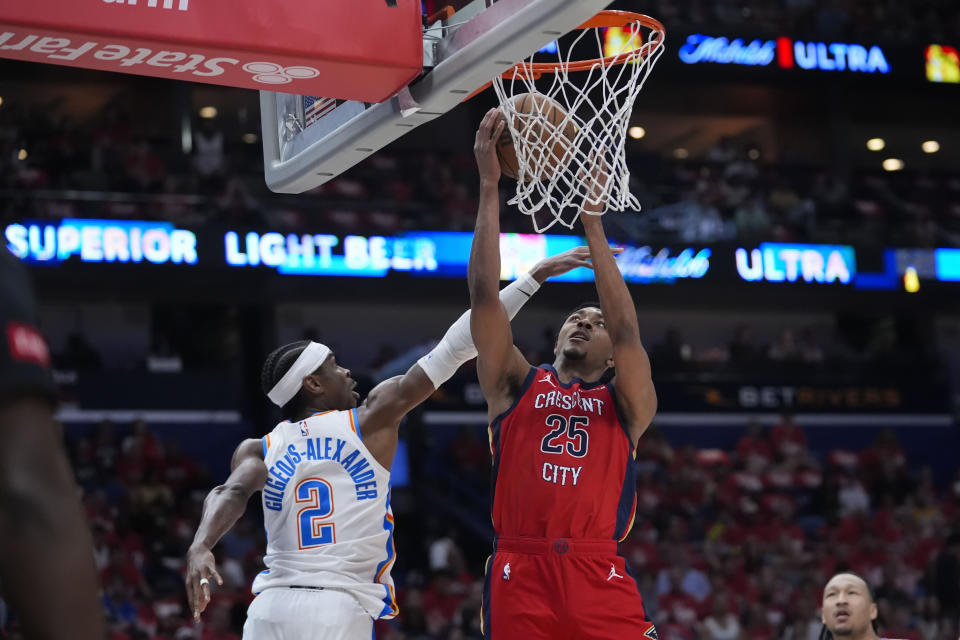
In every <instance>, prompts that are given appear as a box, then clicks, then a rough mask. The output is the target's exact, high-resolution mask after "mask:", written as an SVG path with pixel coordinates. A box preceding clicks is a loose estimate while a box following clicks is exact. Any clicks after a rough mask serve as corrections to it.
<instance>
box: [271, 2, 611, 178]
mask: <svg viewBox="0 0 960 640" xmlns="http://www.w3.org/2000/svg"><path fill="white" fill-rule="evenodd" d="M610 1H611V0H497V1H492V0H474V1H473V2H472V3H470V4H468V5H467V6H465V7H464V8H463V9H461V10H460V11H458V12H456V13H455V14H453V16H452V17H450V18H448V19H445V20H442V21H440V22H437V23H435V24H433V25H428V26H427V27H426V28H425V29H424V34H423V38H424V39H423V42H424V65H423V69H424V72H423V73H422V75H421V76H420V77H419V78H417V79H416V80H414V81H413V82H412V83H411V84H410V85H408V86H407V87H405V88H403V89H401V90H400V91H399V92H398V93H396V94H395V95H394V96H393V97H391V98H389V99H388V100H385V101H384V102H380V103H375V104H374V103H365V102H359V101H354V100H332V99H326V98H322V97H311V96H299V95H295V94H285V93H276V92H271V91H261V92H260V110H261V120H262V124H263V132H262V134H263V155H264V174H265V177H266V181H267V185H268V186H269V187H270V189H272V190H273V191H276V192H278V193H302V192H304V191H307V190H309V189H313V188H314V187H317V186H319V185H321V184H323V183H324V182H326V181H328V180H330V179H331V178H333V177H334V176H336V175H339V174H341V173H343V172H344V171H346V170H347V169H349V168H350V167H352V166H353V165H355V164H357V163H358V162H360V161H361V160H363V159H364V158H366V157H367V156H369V155H370V154H372V153H373V152H375V151H377V150H378V149H381V148H383V147H384V146H386V145H388V144H389V143H390V142H392V141H394V140H396V139H397V138H399V137H401V136H403V135H404V134H406V133H409V132H410V131H412V130H413V129H415V128H416V127H418V126H420V125H422V124H424V123H426V122H429V121H431V120H433V119H435V118H437V117H439V116H441V115H443V114H444V113H446V112H447V111H450V110H451V109H453V108H454V107H456V106H457V105H458V104H460V103H461V102H462V101H463V100H464V99H465V98H466V97H467V96H469V95H471V94H472V93H473V92H474V91H476V90H477V89H478V88H480V87H482V86H484V85H485V84H487V83H488V82H490V80H491V78H493V77H494V76H497V75H499V74H501V73H503V72H505V71H507V70H508V69H510V68H511V67H512V66H513V65H515V64H516V63H517V62H519V61H520V60H522V59H524V58H526V57H528V56H530V55H531V54H533V53H534V52H535V51H537V50H538V49H540V48H541V47H543V46H544V45H546V44H548V43H550V42H552V41H553V40H554V39H556V38H557V37H558V36H560V35H563V34H565V33H567V32H568V31H571V30H572V29H574V28H576V27H577V26H578V25H580V24H582V23H583V22H585V21H587V20H588V19H589V18H591V17H592V16H594V15H595V14H596V13H597V12H599V11H600V10H602V9H604V8H605V7H606V6H607V5H608V4H609V3H610ZM384 46H386V44H385V45H384Z"/></svg>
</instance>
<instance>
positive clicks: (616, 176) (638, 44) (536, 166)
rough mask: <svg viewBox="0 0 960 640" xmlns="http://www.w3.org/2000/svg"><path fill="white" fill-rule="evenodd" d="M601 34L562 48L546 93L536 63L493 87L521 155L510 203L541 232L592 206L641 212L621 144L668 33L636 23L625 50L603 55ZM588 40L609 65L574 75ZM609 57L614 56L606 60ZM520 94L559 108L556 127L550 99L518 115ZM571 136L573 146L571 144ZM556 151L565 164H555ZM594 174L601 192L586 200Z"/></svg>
mask: <svg viewBox="0 0 960 640" xmlns="http://www.w3.org/2000/svg"><path fill="white" fill-rule="evenodd" d="M603 32H604V29H601V28H587V29H582V30H581V31H580V33H579V35H578V36H577V37H576V38H575V39H574V41H573V42H571V43H570V44H569V46H566V47H565V50H564V46H563V45H562V44H561V42H560V41H559V40H558V41H557V45H558V46H557V54H556V55H557V63H556V65H557V67H558V68H557V71H556V73H550V74H548V75H550V76H551V77H552V82H551V83H550V86H549V87H548V88H547V89H546V90H544V88H543V85H544V84H545V83H543V82H542V83H541V87H539V88H538V87H537V84H536V81H535V79H534V67H533V56H531V57H530V58H528V59H527V60H524V61H523V62H521V63H520V64H518V65H517V67H515V68H514V69H513V72H512V73H511V74H508V75H507V77H501V76H497V77H496V78H494V80H493V87H494V90H495V91H496V92H497V98H498V99H499V101H500V108H501V110H502V112H503V114H504V116H505V117H506V121H507V126H508V128H509V131H510V135H511V136H512V138H513V147H514V150H515V151H516V154H517V165H518V170H517V192H516V195H515V196H514V197H513V198H512V199H511V200H510V201H509V203H510V204H515V205H517V207H518V208H519V209H520V211H521V212H522V213H524V214H526V215H528V216H530V217H531V219H532V220H533V227H534V229H535V230H536V231H537V233H543V232H544V231H546V230H548V229H550V228H551V227H552V226H553V225H555V224H557V223H558V222H559V223H560V224H562V225H563V226H565V227H567V228H571V229H572V228H573V225H574V223H575V222H576V221H577V219H578V218H579V216H580V213H581V211H582V210H583V207H584V205H585V204H586V203H587V202H588V201H589V202H596V201H597V200H598V199H599V200H600V202H602V203H604V204H603V209H602V211H600V212H598V213H606V212H607V211H624V210H628V209H629V210H633V211H639V210H640V202H639V201H638V200H637V199H636V198H635V197H634V196H633V194H631V193H630V169H629V168H628V167H627V162H626V157H625V151H624V144H625V141H626V136H627V128H628V127H629V126H630V115H631V112H632V111H633V103H634V101H635V100H636V98H637V95H638V94H639V93H640V90H641V89H642V88H643V84H644V82H646V80H647V77H648V76H649V75H650V72H651V71H652V70H653V66H654V65H655V64H656V63H657V60H658V59H659V58H660V55H661V54H662V53H663V42H664V33H663V31H660V30H653V29H651V28H647V27H645V26H642V25H641V24H639V23H634V24H632V25H630V26H628V27H624V28H622V38H621V40H622V46H617V47H616V48H615V50H614V51H607V52H606V56H605V55H604V45H603ZM644 34H646V37H644ZM590 38H593V39H594V40H595V41H596V47H597V51H599V52H600V53H599V55H597V56H596V57H598V58H604V57H606V58H608V60H604V61H602V62H600V61H598V62H596V63H594V64H593V65H592V66H591V67H590V69H589V70H584V71H571V70H570V63H571V54H572V52H573V51H574V50H575V49H576V50H577V51H578V53H579V52H580V51H582V47H583V46H592V45H591V44H590ZM611 40H613V39H611ZM618 44H619V43H618ZM578 45H580V48H578ZM611 56H616V57H615V58H614V59H613V60H609V58H610V57H611ZM522 93H540V94H543V95H546V96H548V97H549V98H552V99H553V100H555V101H556V102H558V103H559V104H560V105H561V106H562V107H563V108H564V109H565V110H566V115H565V116H564V117H563V119H562V120H559V121H557V122H555V123H553V124H551V123H550V122H549V117H550V115H551V114H550V111H551V109H550V107H549V106H548V104H549V102H548V101H546V100H533V101H528V102H527V103H528V104H531V103H532V105H534V108H533V109H532V113H519V112H518V111H517V106H518V104H517V103H515V102H514V100H513V98H514V96H517V95H519V94H522ZM571 123H572V124H573V125H575V127H574V126H571ZM517 125H521V127H518V126H517ZM519 128H522V131H520V130H518V129H519ZM565 131H566V132H567V133H566V134H564V132H565ZM573 131H575V132H576V133H575V134H572V135H573V140H572V144H571V143H569V142H567V140H566V137H567V136H569V135H571V133H572V132H573ZM557 149H560V150H561V151H562V157H557V153H556V150H557ZM600 158H602V159H600ZM598 159H600V160H598ZM592 171H598V172H599V174H600V177H599V179H596V180H589V182H592V183H593V184H594V187H593V188H594V189H598V188H599V190H600V197H599V198H597V196H596V195H590V197H589V199H588V185H587V183H586V182H585V181H584V178H588V177H589V176H590V175H591V172H592ZM544 209H546V211H547V212H549V214H551V215H549V216H547V215H546V214H544V215H541V216H539V217H540V218H541V220H538V216H537V215H536V214H537V213H538V212H540V211H541V210H544ZM544 218H546V219H547V220H546V222H543V221H542V219H544Z"/></svg>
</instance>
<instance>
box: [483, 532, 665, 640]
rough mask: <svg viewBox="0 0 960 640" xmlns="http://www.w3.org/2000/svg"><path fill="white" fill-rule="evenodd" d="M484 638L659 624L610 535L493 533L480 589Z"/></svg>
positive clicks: (576, 635) (584, 634)
mask: <svg viewBox="0 0 960 640" xmlns="http://www.w3.org/2000/svg"><path fill="white" fill-rule="evenodd" d="M483 637H484V638H486V639H487V640H521V639H522V640H538V639H540V638H542V639H544V640H547V639H548V638H549V639H550V640H587V639H589V640H608V639H609V640H622V639H623V638H631V639H632V640H633V639H635V640H643V639H644V638H652V639H654V640H656V639H657V630H656V628H654V626H653V623H651V622H650V621H649V620H647V617H646V614H645V613H644V612H643V602H642V600H641V598H640V592H639V591H638V590H637V585H636V583H635V582H634V580H633V578H632V577H631V576H630V575H629V574H628V573H627V569H626V564H625V562H624V559H623V558H621V557H620V556H618V555H617V543H616V542H614V541H612V540H568V539H557V540H548V539H544V538H498V539H497V540H496V542H495V543H494V553H493V555H492V556H490V559H489V560H487V575H486V581H485V584H484V589H483Z"/></svg>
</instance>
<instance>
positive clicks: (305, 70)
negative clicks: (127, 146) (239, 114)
mask: <svg viewBox="0 0 960 640" xmlns="http://www.w3.org/2000/svg"><path fill="white" fill-rule="evenodd" d="M0 57H3V58H13V59H17V60H27V61H31V62H41V63H46V64H62V65H68V66H75V67H84V68H88V69H100V70H104V71H120V72H123V73H135V74H140V75H149V76H157V77H161V78H172V79H177V80H192V81H197V82H208V83H212V84H220V85H229V86H235V87H245V88H249V89H266V90H272V91H283V92H285V93H297V94H301V95H317V96H325V97H330V98H340V99H349V100H362V101H365V102H381V101H383V100H386V99H388V98H389V97H390V96H392V95H393V94H395V93H396V92H397V91H398V90H400V89H401V88H402V87H404V86H406V85H407V84H409V83H410V81H411V80H413V79H414V78H415V77H416V76H417V74H419V73H420V70H421V68H422V64H423V40H422V25H421V14H420V3H419V1H418V0H397V1H396V2H393V1H391V2H388V1H387V0H351V1H350V2H298V1H294V0H273V1H272V2H269V3H259V2H256V3H255V2H250V1H249V0H31V1H29V2H24V1H22V0H17V1H11V2H4V3H3V4H2V8H0Z"/></svg>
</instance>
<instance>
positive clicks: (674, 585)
mask: <svg viewBox="0 0 960 640" xmlns="http://www.w3.org/2000/svg"><path fill="white" fill-rule="evenodd" d="M666 575H667V577H666V579H667V591H666V593H663V594H662V595H661V596H660V598H659V599H658V606H659V608H660V610H661V611H665V612H668V613H669V614H670V619H671V620H673V621H674V622H677V623H679V624H681V625H684V626H686V627H692V626H693V625H694V624H695V623H696V622H697V620H698V618H699V617H700V603H699V602H697V599H696V598H694V597H693V596H691V595H690V594H688V593H686V592H685V591H684V590H683V577H684V576H683V572H682V571H681V570H680V569H676V568H675V569H670V570H669V571H668V572H667V574H666Z"/></svg>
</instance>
